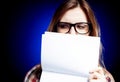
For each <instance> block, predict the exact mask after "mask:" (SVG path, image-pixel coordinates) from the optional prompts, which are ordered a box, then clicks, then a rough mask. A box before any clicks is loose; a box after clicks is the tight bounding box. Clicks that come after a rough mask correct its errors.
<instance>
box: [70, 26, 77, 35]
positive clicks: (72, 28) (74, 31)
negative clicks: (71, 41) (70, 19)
mask: <svg viewBox="0 0 120 82" xmlns="http://www.w3.org/2000/svg"><path fill="white" fill-rule="evenodd" d="M75 25H76V24H70V28H69V33H70V34H76V29H75Z"/></svg>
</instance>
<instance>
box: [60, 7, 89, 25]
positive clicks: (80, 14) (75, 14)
mask: <svg viewBox="0 0 120 82" xmlns="http://www.w3.org/2000/svg"><path fill="white" fill-rule="evenodd" d="M60 21H61V22H70V23H76V22H87V17H86V15H85V13H84V11H83V10H82V9H81V8H80V7H76V8H74V9H70V10H68V11H67V12H66V13H65V14H64V15H63V17H62V18H61V20H60Z"/></svg>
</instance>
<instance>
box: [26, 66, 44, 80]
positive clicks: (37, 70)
mask: <svg viewBox="0 0 120 82" xmlns="http://www.w3.org/2000/svg"><path fill="white" fill-rule="evenodd" d="M41 73H42V69H41V65H40V64H38V65H35V66H34V67H33V68H31V69H30V70H29V71H28V72H27V74H26V76H25V79H24V82H39V80H40V76H41Z"/></svg>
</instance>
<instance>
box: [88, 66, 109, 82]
mask: <svg viewBox="0 0 120 82" xmlns="http://www.w3.org/2000/svg"><path fill="white" fill-rule="evenodd" d="M88 80H89V81H88V82H108V81H107V80H106V77H105V75H104V71H103V68H101V67H98V68H96V69H94V70H92V71H90V76H89V78H88Z"/></svg>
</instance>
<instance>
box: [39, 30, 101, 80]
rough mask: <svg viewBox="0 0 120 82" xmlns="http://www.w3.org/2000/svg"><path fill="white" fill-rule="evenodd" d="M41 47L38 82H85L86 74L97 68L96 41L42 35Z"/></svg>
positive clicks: (78, 36)
mask: <svg viewBox="0 0 120 82" xmlns="http://www.w3.org/2000/svg"><path fill="white" fill-rule="evenodd" d="M41 45H42V46H41V65H42V70H43V71H42V75H41V81H40V82H48V81H49V82H56V81H57V82H60V81H62V82H66V81H65V80H63V79H60V78H66V80H67V82H68V81H69V82H75V81H74V80H77V79H75V78H77V77H83V78H85V79H84V80H86V81H83V82H87V79H86V78H87V77H88V76H89V71H90V70H92V69H94V68H96V67H97V66H98V60H99V47H100V37H91V36H84V35H70V34H62V33H53V32H45V34H43V35H42V44H41ZM58 76H59V77H58ZM75 76H76V77H75ZM51 77H52V79H51ZM45 78H46V79H45ZM71 79H72V80H71ZM79 80H80V78H79ZM82 80H83V79H82ZM78 82H79V81H78ZM81 82H82V81H81Z"/></svg>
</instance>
